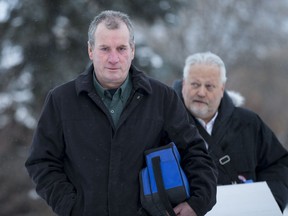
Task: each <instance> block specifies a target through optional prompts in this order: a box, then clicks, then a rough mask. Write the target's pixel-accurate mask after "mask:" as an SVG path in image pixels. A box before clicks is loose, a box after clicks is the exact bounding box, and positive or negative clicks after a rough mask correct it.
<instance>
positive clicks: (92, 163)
mask: <svg viewBox="0 0 288 216" xmlns="http://www.w3.org/2000/svg"><path fill="white" fill-rule="evenodd" d="M88 37H89V41H88V54H89V57H90V59H91V61H92V62H93V64H91V66H90V67H89V68H88V69H87V70H86V71H85V72H84V73H82V74H80V75H79V76H78V77H77V78H76V79H75V80H73V81H70V82H68V83H65V84H63V85H61V86H59V87H56V88H54V89H53V90H51V91H50V92H49V94H48V96H47V98H46V101H45V104H44V107H43V110H42V113H41V116H40V119H39V122H38V126H37V128H36V130H35V133H34V138H33V142H32V148H31V154H30V155H29V157H28V159H27V161H26V164H25V165H26V167H27V170H28V172H29V174H30V176H31V177H32V179H33V181H34V182H35V184H36V191H37V193H38V194H39V195H40V196H41V197H42V198H43V199H45V200H46V202H47V203H48V205H50V206H51V208H52V209H53V211H54V212H55V213H57V214H58V215H61V216H68V215H73V216H82V215H83V216H96V215H97V216H98V215H99V216H108V215H109V216H121V215H123V216H135V215H146V213H145V210H143V208H142V207H141V203H140V195H139V179H138V175H139V172H140V170H141V169H142V168H143V167H144V165H145V161H144V151H145V150H149V149H152V148H155V147H159V146H161V145H165V144H168V143H169V142H170V141H173V142H174V143H175V144H176V146H177V147H178V150H179V153H180V155H181V162H182V167H183V169H184V171H185V173H186V175H187V178H188V181H189V186H190V195H191V197H190V198H189V199H187V200H186V201H185V202H183V203H180V204H179V205H177V206H175V208H174V211H175V213H176V214H177V215H182V216H188V215H189V216H196V215H198V216H201V215H204V214H206V212H208V211H209V210H210V209H211V208H212V207H213V205H214V204H215V202H216V186H217V176H216V175H215V173H216V167H215V164H214V162H213V160H212V158H211V157H210V156H209V154H208V151H207V149H206V147H205V141H204V140H203V139H202V137H201V136H200V135H199V133H198V130H197V129H196V127H195V126H194V125H192V124H191V123H189V118H188V115H187V112H186V110H185V106H184V105H183V103H182V102H181V100H180V99H179V97H178V96H177V94H176V93H175V91H174V90H173V89H172V88H171V87H168V86H166V85H164V84H162V83H160V82H159V81H156V80H154V79H152V78H150V77H148V76H146V75H145V74H144V73H143V72H141V71H139V70H137V69H136V68H135V67H133V66H132V65H131V62H132V60H133V58H134V51H135V44H134V33H133V28H132V25H131V22H130V20H129V18H128V16H127V15H126V14H123V13H121V12H115V11H104V12H102V13H101V14H99V15H98V16H96V17H95V19H94V20H93V21H92V22H91V24H90V27H89V32H88Z"/></svg>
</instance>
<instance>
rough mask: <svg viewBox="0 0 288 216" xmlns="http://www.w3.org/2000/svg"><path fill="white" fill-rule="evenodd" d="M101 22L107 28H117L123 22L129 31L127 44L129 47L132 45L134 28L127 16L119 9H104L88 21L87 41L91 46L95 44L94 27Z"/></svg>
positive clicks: (133, 42)
mask: <svg viewBox="0 0 288 216" xmlns="http://www.w3.org/2000/svg"><path fill="white" fill-rule="evenodd" d="M102 22H104V24H105V26H106V28H107V29H118V28H119V26H120V24H121V23H124V24H125V25H126V26H127V28H128V30H129V33H130V38H129V44H130V46H131V47H133V46H134V44H135V41H134V29H133V25H132V22H131V21H130V18H129V16H128V15H127V14H124V13H122V12H119V11H112V10H106V11H102V12H101V13H100V14H99V15H97V16H96V17H95V18H94V19H93V20H92V22H91V23H90V26H89V30H88V43H89V44H90V46H91V47H93V46H94V44H95V39H94V34H95V31H96V28H97V26H98V25H99V24H100V23H102Z"/></svg>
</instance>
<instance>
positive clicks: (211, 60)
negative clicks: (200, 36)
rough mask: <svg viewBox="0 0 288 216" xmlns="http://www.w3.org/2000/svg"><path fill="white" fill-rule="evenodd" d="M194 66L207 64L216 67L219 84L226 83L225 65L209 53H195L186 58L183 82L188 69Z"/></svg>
mask: <svg viewBox="0 0 288 216" xmlns="http://www.w3.org/2000/svg"><path fill="white" fill-rule="evenodd" d="M195 64H209V65H215V66H218V67H219V68H220V76H221V77H220V78H221V82H222V83H225V82H226V80H227V77H226V68H225V64H224V62H223V61H222V59H221V58H220V57H219V56H217V55H215V54H214V53H211V52H204V53H196V54H193V55H190V56H188V57H187V58H186V61H185V66H184V69H183V79H184V80H185V79H186V78H187V77H188V74H189V70H190V67H191V66H192V65H195Z"/></svg>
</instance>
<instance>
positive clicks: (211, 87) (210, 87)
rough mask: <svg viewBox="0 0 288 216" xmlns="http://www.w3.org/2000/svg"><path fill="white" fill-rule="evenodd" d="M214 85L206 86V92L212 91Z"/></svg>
mask: <svg viewBox="0 0 288 216" xmlns="http://www.w3.org/2000/svg"><path fill="white" fill-rule="evenodd" d="M214 87H215V86H214V85H206V89H207V90H208V91H212V90H213V89H214Z"/></svg>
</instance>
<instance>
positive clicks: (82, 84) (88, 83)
mask: <svg viewBox="0 0 288 216" xmlns="http://www.w3.org/2000/svg"><path fill="white" fill-rule="evenodd" d="M93 73H94V67H93V64H90V65H89V66H88V67H87V69H86V70H85V71H84V72H83V73H81V74H80V75H79V76H78V77H77V79H76V81H75V82H76V92H77V95H79V94H80V93H81V92H91V91H94V90H95V89H94V87H93ZM129 73H130V76H131V79H132V85H133V89H134V90H135V91H140V92H142V93H146V94H151V93H152V87H151V84H150V81H149V78H148V76H147V75H146V74H145V73H144V72H142V71H140V70H138V69H137V68H136V67H135V66H133V65H131V67H130V69H129Z"/></svg>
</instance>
